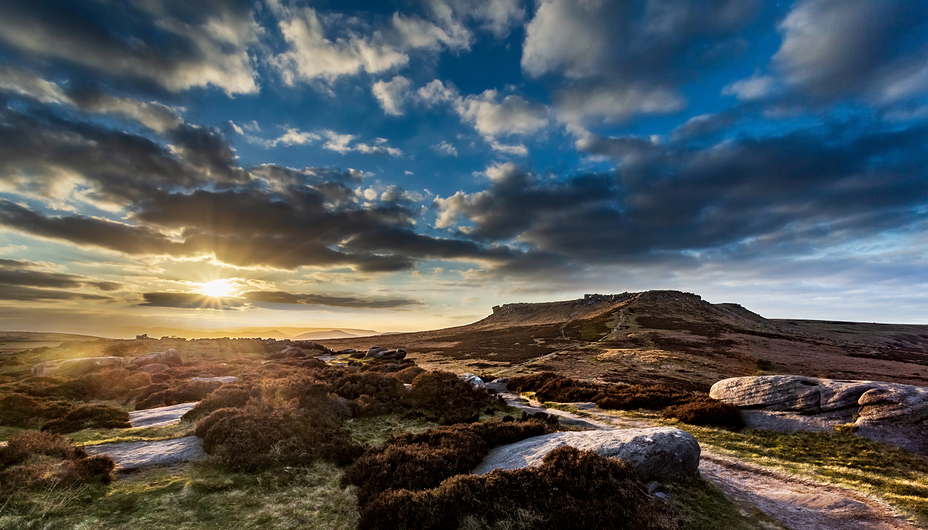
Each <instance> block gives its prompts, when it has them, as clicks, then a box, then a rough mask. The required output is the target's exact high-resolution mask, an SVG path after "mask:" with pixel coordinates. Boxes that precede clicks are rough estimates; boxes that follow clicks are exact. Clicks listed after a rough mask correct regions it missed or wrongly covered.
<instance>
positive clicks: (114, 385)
mask: <svg viewBox="0 0 928 530" xmlns="http://www.w3.org/2000/svg"><path fill="white" fill-rule="evenodd" d="M150 384H151V374H147V373H145V372H132V371H129V370H125V369H123V368H115V369H111V370H105V371H102V372H94V373H89V374H84V375H81V376H78V377H74V378H71V379H68V380H66V381H64V382H62V383H61V384H60V385H59V386H58V388H57V389H56V391H55V393H56V394H58V395H61V396H63V397H66V398H68V399H75V400H81V401H89V400H92V399H118V398H125V397H127V396H128V395H129V394H130V393H131V392H132V391H133V390H136V389H139V388H142V387H146V386H148V385H150Z"/></svg>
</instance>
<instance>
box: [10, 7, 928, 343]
mask: <svg viewBox="0 0 928 530" xmlns="http://www.w3.org/2000/svg"><path fill="white" fill-rule="evenodd" d="M926 146H928V3H926V2H913V1H911V0H796V1H792V2H789V1H782V2H772V1H771V2H763V1H760V0H703V1H682V0H646V1H637V0H635V1H633V0H622V1H609V0H483V1H477V0H399V1H394V2H388V1H378V2H361V1H338V2H336V1H326V0H320V1H317V2H313V1H302V2H301V1H293V2H288V1H284V0H261V1H237V0H200V1H197V2H188V1H185V0H124V1H116V0H45V1H42V2H35V1H34V0H5V1H3V2H0V328H3V329H7V330H14V329H15V330H66V329H67V330H80V329H84V330H91V331H92V330H94V329H103V328H107V327H112V326H117V325H119V326H121V325H126V326H139V327H140V328H141V327H143V326H180V327H185V328H190V329H224V328H234V327H249V326H251V327H254V326H297V327H298V326H307V327H334V328H337V327H352V328H364V329H374V330H378V331H411V330H421V329H435V328H440V327H446V326H452V325H458V324H466V323H469V322H473V321H475V320H478V319H480V318H483V317H484V316H486V315H487V314H489V313H490V310H491V307H492V306H494V305H498V304H503V303H510V302H538V301H552V300H564V299H571V298H577V297H580V296H582V295H583V294H585V293H621V292H626V291H630V292H635V291H644V290H649V289H677V290H682V291H688V292H693V293H696V294H699V295H701V296H703V298H704V299H706V300H708V301H710V302H715V303H718V302H735V303H740V304H742V305H744V306H745V307H747V308H749V309H751V310H753V311H755V312H758V313H760V314H761V315H763V316H766V317H768V318H809V319H821V320H852V321H864V322H895V323H922V324H926V323H928V256H926V250H925V249H926V248H928V230H926V228H928V148H926Z"/></svg>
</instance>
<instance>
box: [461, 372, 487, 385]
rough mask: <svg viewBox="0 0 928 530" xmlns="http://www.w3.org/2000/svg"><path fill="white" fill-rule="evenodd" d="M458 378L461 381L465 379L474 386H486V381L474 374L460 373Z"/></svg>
mask: <svg viewBox="0 0 928 530" xmlns="http://www.w3.org/2000/svg"><path fill="white" fill-rule="evenodd" d="M458 379H460V380H461V381H467V382H468V383H470V384H472V385H474V388H486V387H487V385H486V383H484V382H483V379H480V376H477V375H474V374H461V375H459V376H458Z"/></svg>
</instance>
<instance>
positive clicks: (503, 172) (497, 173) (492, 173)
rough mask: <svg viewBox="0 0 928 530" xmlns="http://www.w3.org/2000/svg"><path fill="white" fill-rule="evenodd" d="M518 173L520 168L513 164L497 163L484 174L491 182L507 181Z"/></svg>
mask: <svg viewBox="0 0 928 530" xmlns="http://www.w3.org/2000/svg"><path fill="white" fill-rule="evenodd" d="M518 171H519V167H518V166H516V165H515V164H513V163H512V162H506V163H504V164H500V163H499V162H496V163H494V164H493V165H491V166H489V167H487V169H486V170H485V171H484V172H483V174H484V175H486V176H487V178H489V179H490V180H495V181H500V180H506V178H508V177H509V176H510V175H512V174H513V173H516V172H518Z"/></svg>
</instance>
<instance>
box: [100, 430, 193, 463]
mask: <svg viewBox="0 0 928 530" xmlns="http://www.w3.org/2000/svg"><path fill="white" fill-rule="evenodd" d="M84 450H85V451H87V452H88V453H90V454H92V455H108V456H109V457H110V458H112V459H113V461H114V462H116V469H117V470H123V471H124V470H128V469H138V468H142V467H151V466H161V465H174V464H179V463H181V462H186V461H190V460H202V459H204V458H207V456H208V455H207V454H206V453H205V452H204V451H203V440H202V439H201V438H197V437H196V436H187V437H184V438H176V439H174V440H163V441H160V442H126V443H118V444H99V445H85V446H84Z"/></svg>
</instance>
